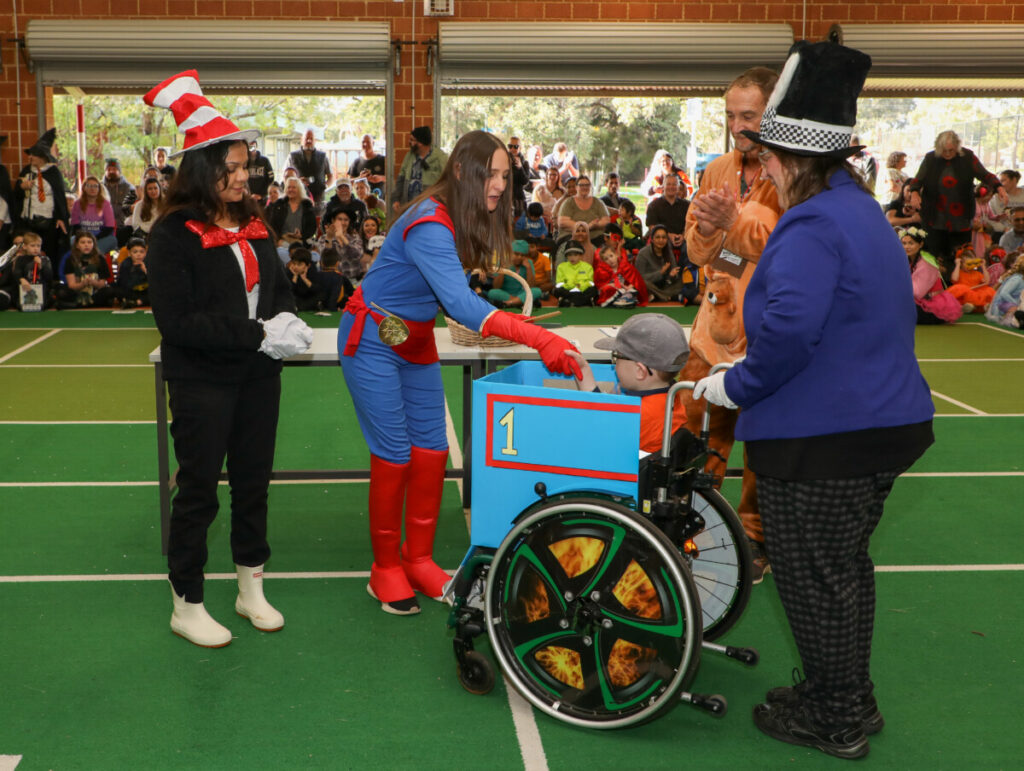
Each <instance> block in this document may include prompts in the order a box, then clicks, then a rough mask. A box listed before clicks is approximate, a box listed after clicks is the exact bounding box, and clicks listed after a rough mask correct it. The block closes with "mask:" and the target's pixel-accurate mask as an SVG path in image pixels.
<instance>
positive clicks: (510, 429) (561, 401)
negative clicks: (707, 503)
mask: <svg viewBox="0 0 1024 771" xmlns="http://www.w3.org/2000/svg"><path fill="white" fill-rule="evenodd" d="M591 367H592V369H593V371H594V377H595V378H596V379H597V381H598V382H602V381H605V382H610V383H614V382H615V371H614V368H613V367H612V366H611V365H607V364H593V365H591ZM639 447H640V399H639V397H635V396H621V395H618V394H606V393H583V392H580V391H577V390H576V388H575V382H574V381H573V379H572V378H566V377H562V376H558V375H552V374H551V373H550V372H548V370H547V369H546V368H545V367H544V365H543V364H541V363H540V362H536V361H521V362H518V363H516V364H513V365H512V366H510V367H507V368H506V369H503V370H501V371H499V372H496V373H494V374H492V375H487V376H485V377H482V378H480V379H478V380H476V381H474V383H473V449H472V462H473V466H472V468H473V489H472V498H471V506H472V509H471V528H470V542H471V543H472V544H473V545H474V546H487V547H492V548H497V547H498V546H499V545H500V544H501V541H502V540H503V539H504V537H505V535H506V534H507V533H508V531H509V530H510V529H511V526H512V522H513V521H514V520H515V519H516V517H517V516H519V514H520V513H521V512H522V511H523V510H524V509H526V508H527V507H529V506H530V505H532V504H533V503H535V502H536V501H537V500H538V497H537V493H536V492H535V486H536V484H537V483H538V482H543V483H544V485H545V486H546V488H547V494H548V495H549V496H550V495H557V494H559V493H562V492H568V491H581V490H582V491H594V492H601V493H606V494H610V495H621V496H631V497H635V496H636V493H637V467H638V462H639Z"/></svg>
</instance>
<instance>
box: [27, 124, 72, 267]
mask: <svg viewBox="0 0 1024 771" xmlns="http://www.w3.org/2000/svg"><path fill="white" fill-rule="evenodd" d="M56 139H57V129H55V128H51V129H48V130H47V131H46V133H44V134H43V135H42V136H41V137H39V139H38V140H36V143H35V144H34V145H32V146H31V147H30V148H28V149H27V150H25V155H27V156H28V165H26V166H25V167H23V168H22V170H21V173H20V174H19V175H18V177H19V180H18V182H19V184H18V186H17V188H16V189H15V191H14V211H15V212H16V213H17V215H18V217H19V218H20V224H21V225H22V226H23V227H25V228H26V229H27V230H31V231H32V232H34V233H38V234H39V237H40V238H42V239H43V254H45V255H46V256H47V257H49V258H50V261H51V262H54V263H56V261H57V260H59V259H60V257H61V255H63V254H64V252H66V251H67V249H68V246H67V241H68V218H69V216H70V213H69V212H68V199H67V194H66V192H65V188H64V177H63V175H61V173H60V169H59V168H57V159H56V158H55V157H54V156H53V143H54V141H55V140H56Z"/></svg>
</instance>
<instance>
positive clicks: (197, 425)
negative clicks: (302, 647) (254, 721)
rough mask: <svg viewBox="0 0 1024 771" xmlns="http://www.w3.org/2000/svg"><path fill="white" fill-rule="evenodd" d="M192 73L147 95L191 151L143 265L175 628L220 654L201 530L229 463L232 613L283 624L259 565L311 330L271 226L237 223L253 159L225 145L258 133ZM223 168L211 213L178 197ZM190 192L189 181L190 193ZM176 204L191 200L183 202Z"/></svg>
mask: <svg viewBox="0 0 1024 771" xmlns="http://www.w3.org/2000/svg"><path fill="white" fill-rule="evenodd" d="M198 78H199V76H198V74H197V73H196V71H195V70H189V71H187V72H183V73H181V74H179V75H176V76H174V77H172V78H169V79H167V80H166V81H164V82H163V83H161V84H160V85H158V86H157V87H156V88H154V89H153V90H152V91H150V92H149V93H148V94H146V96H145V98H144V99H145V102H146V104H148V105H151V106H156V107H164V108H166V109H169V110H171V111H172V112H173V114H174V118H175V120H176V121H177V123H178V127H179V129H180V130H182V131H184V132H185V142H184V148H183V149H182V150H181V151H180V152H179V153H176V154H175V155H182V154H186V157H185V158H184V159H183V161H182V163H181V167H180V170H179V171H178V176H177V178H176V180H175V182H174V183H172V187H171V190H170V206H171V207H172V208H171V210H170V213H169V214H168V215H167V216H166V217H164V218H162V219H161V220H159V221H158V222H157V223H156V224H155V225H154V226H153V229H152V232H151V234H150V247H149V253H148V254H147V257H146V263H147V268H148V271H149V284H150V287H149V291H150V299H151V302H152V306H153V317H154V319H155V321H156V324H157V328H158V329H159V330H160V337H161V340H160V351H161V358H162V361H163V369H164V377H165V378H166V380H167V387H168V393H169V396H170V406H171V411H172V413H173V415H174V419H173V421H172V423H171V436H172V438H173V439H174V453H175V457H176V458H177V461H178V475H177V482H178V493H177V495H175V497H174V501H173V503H172V509H171V523H170V536H169V542H168V552H167V562H168V568H169V579H170V582H171V590H172V595H173V606H174V610H173V613H172V615H171V630H172V631H173V632H174V633H175V634H177V635H179V636H181V637H184V638H185V639H187V640H189V641H190V642H192V643H195V644H196V645H200V646H204V647H211V648H212V647H222V646H224V645H227V644H228V643H230V642H231V632H230V630H228V629H227V628H225V627H223V626H221V625H220V624H219V623H217V622H216V621H214V620H213V618H211V617H210V615H209V614H208V613H207V611H206V609H205V607H204V604H203V581H204V574H203V571H204V567H205V564H206V558H207V546H206V534H207V530H208V529H209V526H210V524H211V523H212V522H213V520H214V518H215V517H216V515H217V510H218V502H217V485H218V481H219V478H220V471H221V468H222V466H223V464H224V459H225V457H226V458H227V470H228V481H229V484H230V486H231V552H232V557H233V560H234V563H235V566H236V569H237V573H238V589H239V593H238V598H237V599H236V601H235V611H236V612H237V613H238V614H239V615H241V616H243V617H245V618H248V619H249V620H250V621H251V622H252V624H253V626H254V627H256V628H257V629H260V630H261V631H266V632H274V631H277V630H279V629H281V628H282V627H283V626H284V617H283V616H282V615H281V613H279V612H278V611H277V610H276V609H275V608H273V607H272V606H271V605H270V604H269V603H268V602H267V601H266V599H264V597H263V588H262V584H263V564H264V562H265V561H266V560H267V558H268V557H269V556H270V546H269V545H268V543H267V491H268V486H269V484H270V473H271V468H272V464H273V459H274V444H275V439H276V433H277V417H278V408H279V403H280V394H281V361H280V360H281V359H283V358H286V357H288V356H292V355H295V354H296V353H299V352H301V351H303V350H305V349H306V348H307V347H308V345H309V343H310V342H311V341H312V330H310V329H309V328H308V327H307V326H306V325H305V324H304V323H303V322H302V321H300V320H299V319H298V318H297V317H296V316H295V315H294V313H293V311H294V310H295V303H294V300H293V299H292V292H291V288H290V287H289V284H288V280H287V278H286V277H285V274H284V267H283V266H282V264H281V261H280V260H279V259H278V257H277V250H276V249H275V248H274V242H273V239H272V238H271V235H270V233H269V232H268V230H267V228H266V226H265V223H264V222H263V220H262V219H261V218H260V217H259V216H255V215H252V216H250V217H248V221H242V222H239V221H238V220H239V218H242V217H245V216H246V215H243V214H240V212H250V211H255V209H251V208H247V205H246V199H247V196H248V189H247V187H245V186H244V185H242V186H241V192H239V187H240V186H239V181H240V180H242V181H244V178H245V175H246V172H245V161H246V158H247V156H245V155H243V154H239V155H240V157H239V159H238V160H239V164H240V165H239V164H235V163H234V162H233V161H232V155H231V153H233V152H236V149H238V148H242V145H241V144H235V143H240V142H248V141H250V140H251V139H252V138H253V137H254V135H255V134H256V132H254V131H240V130H239V129H238V128H237V127H236V126H235V125H234V123H232V122H231V121H229V120H228V119H227V118H225V117H224V116H222V115H221V114H220V113H219V112H218V111H217V110H216V109H215V108H214V107H213V105H211V104H210V103H209V101H207V99H206V98H205V97H204V96H203V94H202V91H201V89H200V87H199V79H198ZM222 143H229V144H230V145H231V146H229V147H227V148H224V152H226V153H227V155H226V156H224V155H219V154H218V150H219V148H217V147H215V146H216V145H221V144H222ZM206 148H209V149H206ZM189 153H197V154H203V155H205V156H206V157H205V158H203V157H200V156H199V155H196V156H192V155H187V154H189ZM172 157H175V156H172ZM218 163H221V164H225V165H226V167H227V177H225V178H224V179H221V180H219V181H218V180H214V179H210V180H209V184H210V185H211V186H212V187H214V189H213V190H211V191H210V192H211V193H212V194H213V196H214V199H215V200H216V201H217V202H218V209H217V210H215V211H208V210H207V208H208V206H209V205H207V206H205V207H204V206H203V205H202V204H201V202H200V201H195V202H194V203H193V202H191V201H183V200H182V199H180V198H177V197H176V196H177V190H178V188H177V185H178V184H179V183H192V182H202V179H201V178H200V179H198V180H197V179H196V177H197V176H200V175H201V174H203V173H204V172H203V170H204V169H208V168H209V167H210V165H211V164H212V165H214V167H215V166H216V164H218ZM204 164H205V165H204ZM214 174H216V171H214V172H213V173H211V174H210V176H211V177H213V175H214ZM187 189H188V188H186V187H184V186H182V187H181V190H182V191H183V194H184V191H185V190H187ZM225 196H227V197H225ZM236 198H237V200H236ZM177 202H181V203H184V204H186V205H185V208H178V209H177V210H175V209H174V208H173V207H174V206H175V204H176V203H177ZM232 207H234V208H232ZM217 222H221V223H223V224H225V225H227V223H229V222H234V223H235V224H236V225H237V226H236V227H231V226H226V227H220V226H218V225H217V224H216V223H217ZM262 319H267V321H266V322H264V321H262Z"/></svg>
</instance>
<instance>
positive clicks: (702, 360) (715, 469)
mask: <svg viewBox="0 0 1024 771" xmlns="http://www.w3.org/2000/svg"><path fill="white" fill-rule="evenodd" d="M778 79H779V76H778V74H777V73H776V72H775V71H774V70H770V69H768V68H767V67H752V68H750V69H749V70H747V71H746V72H744V73H743V74H742V75H740V76H739V77H737V78H736V79H735V80H734V81H733V82H732V83H730V84H729V87H728V88H727V89H726V91H725V120H726V123H727V125H728V128H729V134H730V136H732V140H733V150H732V152H731V153H727V154H726V155H722V156H719V157H718V158H715V159H714V160H713V161H711V163H709V164H708V167H707V169H706V170H705V171H704V177H703V179H702V180H701V186H700V190H699V191H698V192H697V194H696V195H695V196H694V197H693V201H692V203H691V204H690V208H689V210H688V212H687V214H686V253H687V258H688V259H689V260H690V262H692V263H694V264H695V265H699V266H702V267H703V269H704V271H705V274H706V275H707V277H708V283H707V288H706V290H705V294H709V293H710V294H714V295H715V296H716V297H717V298H720V299H725V298H729V302H721V303H710V302H707V303H701V306H700V310H698V311H697V316H696V318H695V319H694V321H693V329H692V331H691V333H690V358H689V359H687V361H686V366H685V367H684V368H683V371H682V373H681V375H680V378H681V379H683V380H699V379H700V378H702V377H704V376H705V375H707V374H708V371H709V370H710V369H711V367H712V366H713V365H715V364H721V363H722V362H730V363H731V362H734V361H736V360H737V359H741V358H743V356H744V355H745V354H746V352H747V337H746V335H745V334H744V332H743V297H744V295H745V294H746V291H747V285H748V284H749V283H750V277H751V276H752V275H753V273H754V268H756V267H757V261H758V260H759V259H760V258H761V252H762V251H764V245H765V244H766V243H767V242H768V236H770V235H771V232H772V229H773V228H774V227H775V223H776V222H778V221H779V216H780V215H781V214H782V210H781V209H780V207H779V199H778V195H777V193H776V192H775V186H774V185H773V184H772V183H771V182H770V181H769V180H768V179H766V178H764V177H763V175H762V173H761V172H762V169H761V161H760V160H758V157H757V153H758V151H759V150H760V149H761V148H760V147H758V145H757V143H755V142H754V141H753V140H752V139H750V138H748V137H747V136H746V135H744V133H743V132H744V131H752V130H756V129H757V127H758V126H760V125H761V116H762V115H763V114H764V108H765V105H767V104H768V98H769V97H770V96H771V93H772V89H773V88H775V83H776V81H778ZM683 396H684V400H685V404H686V420H687V422H688V423H689V424H690V425H691V426H699V425H701V421H702V420H703V419H704V410H705V408H706V405H705V402H704V401H697V400H695V399H693V398H692V397H691V396H690V395H689V394H687V393H685V392H684V395H683ZM707 409H710V410H711V446H712V447H713V448H715V449H716V450H717V451H718V453H719V454H720V455H721V458H716V457H715V456H711V458H709V460H708V465H707V469H708V471H710V472H711V473H713V474H714V475H715V476H716V478H718V479H721V478H722V477H723V476H724V475H725V466H726V461H727V460H728V458H729V451H730V450H731V449H732V445H733V441H734V431H735V428H736V412H735V410H727V409H725V408H724V407H719V406H717V405H708V406H707ZM737 513H738V514H739V515H740V519H742V520H743V529H744V530H745V531H746V533H747V537H748V538H749V539H750V544H751V550H752V552H753V558H754V574H753V580H754V583H760V581H761V579H762V577H763V576H764V573H765V572H767V571H768V570H769V563H768V558H767V557H766V555H765V552H764V533H763V531H762V530H761V518H760V516H759V515H758V513H757V492H756V482H755V480H754V475H753V473H752V472H751V471H750V469H749V468H748V467H747V463H746V458H745V457H744V463H743V490H742V493H741V495H740V503H739V508H738V510H737Z"/></svg>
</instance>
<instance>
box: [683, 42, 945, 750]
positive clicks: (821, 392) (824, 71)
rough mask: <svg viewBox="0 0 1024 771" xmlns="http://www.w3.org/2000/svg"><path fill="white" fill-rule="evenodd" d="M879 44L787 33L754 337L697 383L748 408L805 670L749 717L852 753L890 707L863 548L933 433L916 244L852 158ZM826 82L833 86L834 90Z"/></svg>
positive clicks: (740, 434)
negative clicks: (917, 346) (773, 192)
mask: <svg viewBox="0 0 1024 771" xmlns="http://www.w3.org/2000/svg"><path fill="white" fill-rule="evenodd" d="M870 63H871V59H870V58H869V57H868V56H867V55H865V54H863V53H861V52H860V51H855V50H853V49H850V48H845V47H843V46H840V45H837V44H835V43H813V44H812V43H807V42H806V41H800V42H798V43H796V44H795V45H794V46H793V48H792V49H791V51H790V57H789V60H788V61H787V62H786V65H785V67H784V69H783V71H782V74H781V75H780V76H779V82H778V85H777V86H776V87H775V91H774V92H773V93H772V96H771V98H770V99H769V101H768V107H767V109H765V112H764V116H763V117H762V119H761V125H760V131H759V132H754V131H744V132H743V133H744V135H746V136H747V137H749V138H750V139H753V140H754V141H755V142H757V143H758V144H760V145H762V146H763V147H764V149H763V150H762V151H761V153H760V157H761V163H762V166H763V169H764V172H763V173H764V174H765V175H766V176H767V177H768V178H769V179H770V180H771V181H772V184H774V185H775V187H776V189H777V190H778V196H779V203H780V205H781V206H782V208H783V209H784V210H785V213H784V214H783V215H782V217H781V218H780V219H779V222H778V224H777V225H776V226H775V229H774V230H773V231H772V234H771V236H770V237H769V239H768V242H767V245H766V246H765V249H764V252H763V254H762V255H761V259H760V262H758V265H757V270H755V271H754V274H753V277H752V278H751V280H750V285H749V287H748V288H747V292H746V295H745V297H744V300H743V322H744V327H745V329H746V334H747V355H746V357H745V358H743V359H741V360H739V361H737V362H736V363H735V364H734V365H733V367H732V369H730V370H728V371H724V372H718V373H716V374H714V375H710V376H708V377H706V378H704V379H702V380H700V381H698V383H697V387H696V388H695V389H694V394H693V395H694V398H700V397H701V396H702V395H704V396H706V398H707V400H708V401H709V402H711V403H713V404H720V405H722V406H725V407H729V408H732V409H736V408H737V406H738V407H740V408H741V410H740V413H739V417H738V419H737V423H736V438H737V439H740V440H742V441H743V442H745V446H746V449H747V457H748V461H749V466H750V469H751V470H752V471H753V472H754V473H755V474H756V475H757V497H758V503H759V505H760V509H761V518H762V521H763V524H764V535H765V546H766V548H767V553H768V558H769V559H770V560H771V565H772V575H773V576H774V577H775V583H776V586H777V587H778V590H779V598H780V599H781V601H782V607H783V610H784V611H785V613H786V618H787V620H788V621H789V625H790V628H791V629H792V632H793V637H794V640H795V641H796V647H797V652H798V653H799V655H800V660H801V662H802V663H803V670H804V676H805V678H806V679H805V680H803V681H802V682H801V683H799V684H797V685H795V686H793V687H779V688H773V689H772V690H770V691H768V693H767V695H766V697H765V703H763V704H759V705H757V706H756V707H754V723H755V725H756V726H757V727H758V728H759V729H760V730H761V731H763V732H764V733H766V734H768V735H769V736H771V737H773V738H775V739H778V740H780V741H784V742H788V743H790V744H799V745H803V746H809V747H814V748H816V749H819V750H821V751H823V752H826V753H828V754H830V755H835V756H837V757H842V758H858V757H862V756H864V755H866V754H867V753H868V750H869V745H868V739H867V734H869V733H876V732H878V731H880V730H882V727H883V725H884V720H883V719H882V714H881V712H880V711H879V708H878V703H877V701H876V700H875V696H874V684H873V683H872V681H871V637H872V632H873V629H874V615H875V569H874V565H873V564H872V561H871V556H870V554H869V553H868V545H869V542H870V539H871V534H872V532H873V531H874V529H875V527H876V526H877V525H878V522H879V519H880V518H881V516H882V510H883V506H884V504H885V500H886V498H887V496H888V495H889V492H890V490H891V489H892V486H893V483H894V482H895V480H896V478H897V477H898V476H899V475H900V474H902V473H903V472H904V471H905V470H906V469H907V468H908V467H909V466H910V464H912V463H913V462H914V461H915V460H917V458H919V457H920V456H921V454H922V453H923V452H924V451H925V449H926V448H927V447H928V446H929V445H930V444H931V443H932V441H933V436H932V414H933V413H934V411H935V410H934V407H933V405H932V399H931V394H930V392H929V388H928V384H927V383H926V382H925V379H924V378H923V377H922V376H921V370H920V368H919V367H918V363H917V359H916V358H915V356H914V323H915V321H916V312H915V310H914V298H913V291H912V286H911V278H910V271H908V270H907V257H906V255H905V254H904V251H903V249H901V248H900V243H899V240H898V239H897V238H896V237H895V236H894V235H893V232H892V228H891V227H890V226H889V225H888V224H887V223H886V221H885V218H884V217H883V216H882V213H881V210H880V209H879V207H878V204H877V203H876V202H875V199H874V197H873V195H872V191H871V190H868V189H867V188H866V187H865V186H864V183H863V182H862V180H861V177H860V175H859V174H858V172H857V171H856V169H855V168H854V167H853V166H852V165H851V164H850V162H849V160H848V158H849V156H850V155H852V154H853V153H856V152H857V151H858V150H860V149H862V148H860V147H858V146H852V147H851V146H850V135H851V133H852V129H853V126H854V124H855V123H856V116H857V107H856V98H857V95H858V93H859V92H860V89H861V88H862V86H863V83H864V80H865V78H866V76H867V72H868V68H869V67H870ZM826 93H827V94H828V97H829V98H827V99H826V98H824V96H825V94H826Z"/></svg>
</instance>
